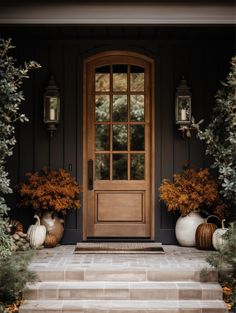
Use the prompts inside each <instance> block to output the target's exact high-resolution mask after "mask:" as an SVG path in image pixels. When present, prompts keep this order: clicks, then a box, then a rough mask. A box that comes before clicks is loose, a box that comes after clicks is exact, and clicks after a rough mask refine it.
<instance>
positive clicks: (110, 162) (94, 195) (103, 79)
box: [83, 51, 155, 239]
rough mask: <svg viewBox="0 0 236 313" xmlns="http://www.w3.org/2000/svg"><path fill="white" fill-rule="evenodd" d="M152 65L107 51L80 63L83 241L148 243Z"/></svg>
mask: <svg viewBox="0 0 236 313" xmlns="http://www.w3.org/2000/svg"><path fill="white" fill-rule="evenodd" d="M152 86H153V61H152V60H151V59H150V58H148V57H146V56H143V55H141V54H138V53H132V52H124V51H111V52H105V53H100V54H97V55H95V56H93V57H91V58H89V59H87V60H86V61H85V63H84V129H83V138H84V142H83V149H84V155H83V157H84V163H83V164H84V168H83V170H84V175H83V181H84V186H83V193H84V197H83V228H84V229H83V232H84V235H83V238H84V239H86V238H90V237H91V238H94V237H108V238H109V237H113V238H114V237H123V238H124V237H127V238H130V237H132V238H153V236H154V235H153V232H154V172H155V171H154V123H153V121H154V108H153V105H152V101H153V87H152Z"/></svg>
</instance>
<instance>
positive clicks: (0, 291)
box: [0, 251, 36, 312]
mask: <svg viewBox="0 0 236 313" xmlns="http://www.w3.org/2000/svg"><path fill="white" fill-rule="evenodd" d="M32 256H33V254H32V251H27V252H17V253H15V254H12V255H9V256H7V257H5V258H4V259H1V260H0V312H1V307H2V312H4V307H5V305H6V304H10V303H12V302H16V300H19V299H21V298H22V294H23V292H24V290H25V289H26V283H27V282H34V281H35V280H36V274H35V273H34V272H32V271H30V270H29V269H28V265H29V262H30V260H31V258H32Z"/></svg>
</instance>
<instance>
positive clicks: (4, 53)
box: [0, 38, 40, 258]
mask: <svg viewBox="0 0 236 313" xmlns="http://www.w3.org/2000/svg"><path fill="white" fill-rule="evenodd" d="M13 48H14V46H13V45H12V44H11V39H8V40H5V39H1V38H0V258H5V257H7V256H8V255H9V254H10V253H11V247H12V240H11V237H10V236H9V235H8V234H7V231H6V229H7V222H8V220H7V213H8V210H9V208H8V207H7V204H6V201H5V198H4V195H6V194H9V193H11V192H12V190H11V188H10V180H9V178H8V173H7V170H6V159H7V157H9V156H11V155H12V153H13V148H14V145H15V143H16V138H15V123H16V122H17V121H20V122H25V121H27V118H26V116H25V115H24V114H22V113H21V112H20V105H21V103H22V101H23V100H24V95H23V92H22V90H21V87H22V83H23V80H24V79H25V78H28V72H29V70H31V69H34V68H38V67H40V65H39V64H38V63H36V62H34V61H30V62H28V63H27V62H25V63H24V65H23V66H17V64H16V60H15V59H14V58H13V57H12V56H11V55H10V54H9V52H10V51H11V50H12V49H13Z"/></svg>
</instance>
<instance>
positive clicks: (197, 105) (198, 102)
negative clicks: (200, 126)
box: [189, 42, 205, 168]
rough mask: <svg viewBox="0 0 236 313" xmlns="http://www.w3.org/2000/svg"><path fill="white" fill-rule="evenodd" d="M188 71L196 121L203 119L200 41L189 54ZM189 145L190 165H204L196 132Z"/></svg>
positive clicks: (200, 142)
mask: <svg viewBox="0 0 236 313" xmlns="http://www.w3.org/2000/svg"><path fill="white" fill-rule="evenodd" d="M190 72H191V80H192V85H191V91H192V115H193V116H194V118H195V120H196V121H200V120H201V119H203V114H202V111H203V108H204V105H205V97H204V96H203V84H204V55H203V46H202V43H199V42H198V43H197V44H195V45H194V46H193V49H192V51H191V54H190ZM189 142H190V146H189V149H190V151H189V157H190V164H191V166H196V167H197V168H201V167H203V165H204V162H203V159H204V145H203V142H202V141H201V140H200V139H198V138H197V136H196V132H192V136H191V139H190V141H189Z"/></svg>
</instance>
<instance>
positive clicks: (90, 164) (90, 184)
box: [88, 160, 93, 190]
mask: <svg viewBox="0 0 236 313" xmlns="http://www.w3.org/2000/svg"><path fill="white" fill-rule="evenodd" d="M88 190H93V160H88Z"/></svg>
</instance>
